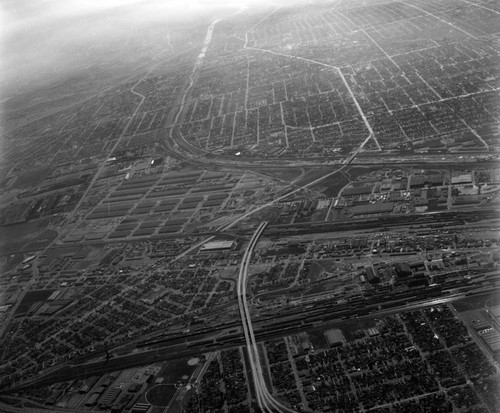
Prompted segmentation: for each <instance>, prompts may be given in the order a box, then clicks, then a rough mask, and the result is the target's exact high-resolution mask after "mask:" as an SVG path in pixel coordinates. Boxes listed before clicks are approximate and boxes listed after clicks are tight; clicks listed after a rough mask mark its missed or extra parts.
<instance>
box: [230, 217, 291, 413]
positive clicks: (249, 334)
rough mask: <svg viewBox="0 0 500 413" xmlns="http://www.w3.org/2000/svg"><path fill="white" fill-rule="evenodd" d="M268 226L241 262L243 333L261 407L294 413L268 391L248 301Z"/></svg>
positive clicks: (256, 235) (257, 234)
mask: <svg viewBox="0 0 500 413" xmlns="http://www.w3.org/2000/svg"><path fill="white" fill-rule="evenodd" d="M267 224H268V223H267V222H263V223H261V224H260V225H259V227H258V228H257V230H256V231H255V233H254V234H253V236H252V238H251V240H250V243H249V244H248V247H247V249H246V251H245V254H244V255H243V260H242V262H241V267H240V272H239V275H238V289H237V295H238V306H239V309H240V315H241V322H242V324H243V332H244V334H245V341H246V344H247V350H248V359H249V361H250V370H251V371H252V377H253V382H254V386H255V396H256V398H257V403H258V404H259V407H260V408H261V409H262V411H264V412H286V413H294V412H295V411H294V410H292V409H290V408H289V407H287V406H285V405H283V404H282V403H281V402H279V401H278V400H276V399H275V398H274V397H273V396H272V394H271V393H270V392H269V390H268V389H267V386H266V382H265V379H264V373H263V370H262V363H261V360H260V354H259V348H258V346H257V340H256V339H255V335H254V331H253V326H252V320H251V318H250V309H249V307H248V301H247V299H246V294H247V291H246V284H247V275H248V265H249V264H250V258H251V257H252V252H253V250H254V248H255V246H256V245H257V242H258V241H259V238H260V236H261V235H262V233H263V232H264V230H265V229H266V227H267Z"/></svg>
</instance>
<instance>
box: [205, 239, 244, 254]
mask: <svg viewBox="0 0 500 413" xmlns="http://www.w3.org/2000/svg"><path fill="white" fill-rule="evenodd" d="M235 247H236V241H233V240H219V241H209V242H207V243H206V244H203V245H202V246H201V248H200V253H207V252H218V251H229V250H232V249H234V248H235Z"/></svg>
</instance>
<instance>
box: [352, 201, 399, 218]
mask: <svg viewBox="0 0 500 413" xmlns="http://www.w3.org/2000/svg"><path fill="white" fill-rule="evenodd" d="M393 209H394V203H393V202H382V203H380V204H366V205H356V206H353V207H352V209H351V211H352V212H353V214H354V215H366V214H380V213H383V212H392V210H393Z"/></svg>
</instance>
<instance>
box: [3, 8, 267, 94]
mask: <svg viewBox="0 0 500 413" xmlns="http://www.w3.org/2000/svg"><path fill="white" fill-rule="evenodd" d="M248 2H250V6H251V5H255V4H259V3H262V4H265V3H266V1H265V0H3V2H2V3H0V4H1V5H0V26H1V30H2V50H1V53H2V56H1V62H2V63H1V67H0V68H1V74H2V76H1V78H2V83H3V85H4V86H5V85H8V86H9V89H12V87H13V86H14V87H19V88H23V87H25V86H26V84H27V83H28V82H29V83H30V84H35V85H36V82H37V80H40V81H41V80H42V78H44V77H46V76H47V75H54V76H56V75H58V74H60V73H64V74H67V73H70V72H71V71H72V70H74V71H78V68H79V67H78V66H79V63H80V62H81V61H82V60H81V59H82V55H85V53H86V52H85V50H86V49H89V47H90V48H91V49H92V50H94V51H95V50H99V49H101V50H100V51H101V52H103V53H104V54H105V51H106V50H105V47H106V41H107V40H108V39H109V40H110V41H112V40H114V41H117V39H118V42H119V41H120V39H121V38H123V39H124V41H125V40H126V38H127V37H128V35H129V34H130V30H131V28H132V27H134V28H136V29H137V28H138V27H140V26H141V24H147V22H149V21H158V19H160V18H161V19H164V20H165V19H167V18H168V19H177V20H178V19H184V18H190V19H192V18H193V16H196V15H198V14H203V13H205V12H207V11H213V10H214V9H223V8H225V9H227V8H239V7H241V6H244V5H246V3H248ZM164 20H163V21H164ZM145 27H146V26H145ZM148 27H149V26H148ZM94 57H95V56H94ZM104 57H106V56H104Z"/></svg>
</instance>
